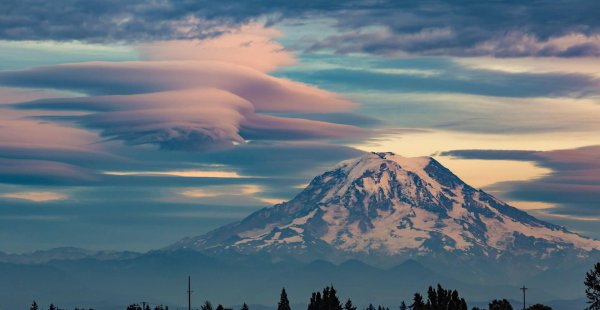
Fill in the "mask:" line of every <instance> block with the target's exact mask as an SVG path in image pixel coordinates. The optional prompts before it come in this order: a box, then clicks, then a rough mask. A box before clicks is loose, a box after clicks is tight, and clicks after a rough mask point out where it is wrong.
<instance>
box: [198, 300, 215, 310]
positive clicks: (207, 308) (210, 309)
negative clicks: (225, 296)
mask: <svg viewBox="0 0 600 310" xmlns="http://www.w3.org/2000/svg"><path fill="white" fill-rule="evenodd" d="M200 308H201V309H202V310H213V306H212V304H211V303H210V301H208V300H207V301H205V302H204V304H203V305H202V306H201V307H200Z"/></svg>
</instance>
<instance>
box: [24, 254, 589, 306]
mask: <svg viewBox="0 0 600 310" xmlns="http://www.w3.org/2000/svg"><path fill="white" fill-rule="evenodd" d="M584 284H585V287H586V290H585V294H586V297H587V299H588V301H587V303H588V307H587V308H586V310H600V262H599V263H596V264H595V265H594V267H593V268H592V270H590V271H589V272H587V273H586V276H585V281H584ZM398 309H399V310H468V307H467V302H466V301H465V299H464V298H462V297H460V295H459V293H458V291H456V290H451V289H445V288H443V287H442V286H441V285H440V284H438V285H437V287H435V288H434V287H432V286H430V287H429V289H428V290H427V293H426V294H424V295H422V294H421V293H415V294H414V296H413V299H412V301H410V304H407V303H406V302H404V301H402V302H401V303H400V305H399V306H398ZM487 309H488V310H513V307H512V305H511V304H510V302H509V301H508V300H506V299H494V300H492V301H491V302H490V303H489V304H488V308H487ZM30 310H41V309H40V308H39V306H38V304H37V303H36V302H35V301H34V302H33V303H32V304H31V307H30ZM48 310H64V309H61V308H58V307H57V306H55V305H54V304H50V307H49V308H48ZM74 310H94V309H92V308H89V309H87V308H75V309H74ZM127 310H169V307H168V306H163V305H157V306H154V307H151V306H150V305H147V304H144V305H140V304H131V305H129V306H128V307H127ZM201 310H213V305H212V303H211V302H210V301H205V302H204V304H203V305H202V306H201ZM216 310H232V309H227V308H225V307H223V305H221V304H219V305H218V306H217V307H216ZM240 310H250V309H249V307H248V305H247V304H246V303H244V304H243V305H242V307H241V309H240ZM277 310H292V309H291V306H290V301H289V299H288V296H287V292H286V290H285V288H283V289H282V290H281V294H280V297H279V303H278V304H277ZM307 310H358V308H357V307H356V306H355V305H354V304H353V303H352V300H351V299H347V300H346V301H345V302H344V303H342V302H341V301H340V299H339V297H338V296H337V291H336V290H335V288H334V287H333V286H327V287H325V288H324V289H323V291H322V292H321V291H316V292H313V293H312V294H311V296H310V299H309V302H308V307H307ZM364 310H390V309H389V308H388V307H386V306H382V305H377V306H375V305H373V304H369V305H368V306H367V307H366V308H364ZM471 310H484V309H483V308H479V307H473V308H471ZM526 310H552V308H551V307H549V306H546V305H542V304H534V305H532V306H530V307H528V308H527V309H526Z"/></svg>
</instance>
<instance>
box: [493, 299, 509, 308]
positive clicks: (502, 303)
mask: <svg viewBox="0 0 600 310" xmlns="http://www.w3.org/2000/svg"><path fill="white" fill-rule="evenodd" d="M488 309H489V310H513V307H512V305H511V304H510V302H508V300H506V299H502V300H499V299H494V300H492V302H491V303H490V304H489V305H488Z"/></svg>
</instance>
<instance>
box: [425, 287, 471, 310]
mask: <svg viewBox="0 0 600 310" xmlns="http://www.w3.org/2000/svg"><path fill="white" fill-rule="evenodd" d="M426 309H428V310H467V303H466V301H465V300H464V298H460V296H458V291H456V290H454V291H453V290H446V289H444V288H443V287H442V286H441V285H439V284H438V285H437V289H434V288H433V287H431V286H430V287H429V289H428V290H427V304H426Z"/></svg>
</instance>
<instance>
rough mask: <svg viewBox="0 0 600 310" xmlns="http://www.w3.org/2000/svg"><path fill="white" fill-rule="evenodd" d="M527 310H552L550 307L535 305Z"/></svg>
mask: <svg viewBox="0 0 600 310" xmlns="http://www.w3.org/2000/svg"><path fill="white" fill-rule="evenodd" d="M527 310H552V307H549V306H546V305H542V304H535V305H533V306H531V307H529V308H527Z"/></svg>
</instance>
